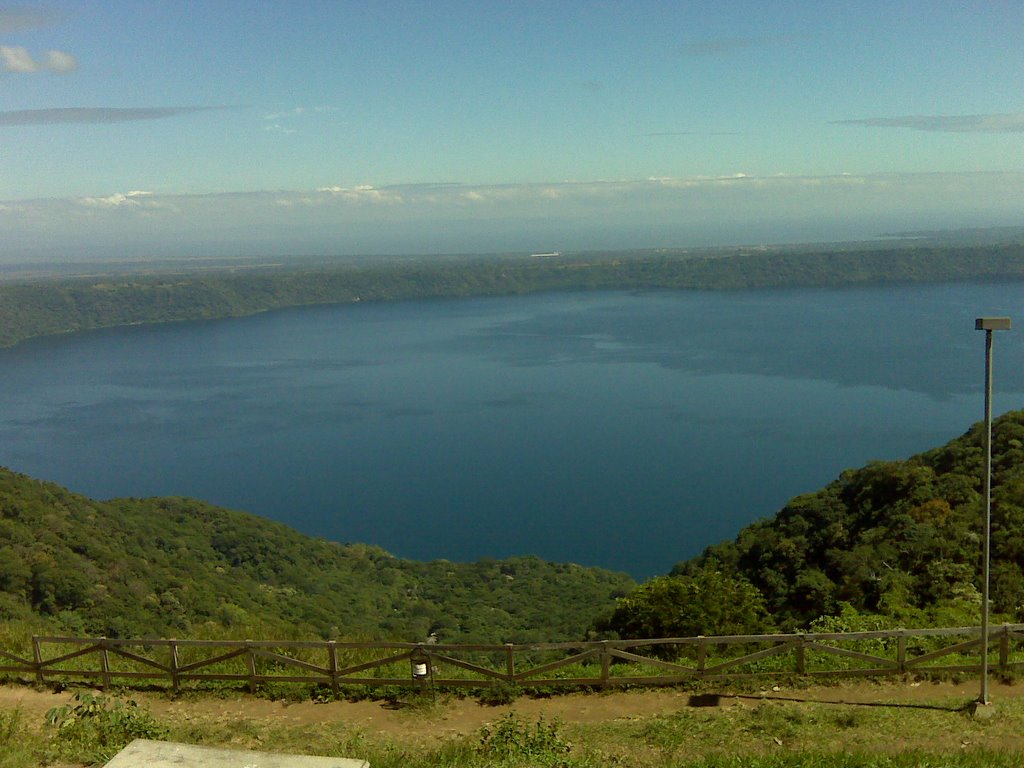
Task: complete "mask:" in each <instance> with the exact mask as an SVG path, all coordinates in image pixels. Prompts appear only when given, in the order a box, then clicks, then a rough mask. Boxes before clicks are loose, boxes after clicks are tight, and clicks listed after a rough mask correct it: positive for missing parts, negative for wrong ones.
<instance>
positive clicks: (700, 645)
mask: <svg viewBox="0 0 1024 768" xmlns="http://www.w3.org/2000/svg"><path fill="white" fill-rule="evenodd" d="M707 660H708V646H707V643H706V642H705V641H704V635H698V636H697V676H698V677H704V668H705V667H706V666H707Z"/></svg>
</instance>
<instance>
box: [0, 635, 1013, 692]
mask: <svg viewBox="0 0 1024 768" xmlns="http://www.w3.org/2000/svg"><path fill="white" fill-rule="evenodd" d="M980 649H981V630H980V628H978V627H951V628H942V629H900V630H880V631H873V632H849V633H806V634H774V635H729V636H720V637H674V638H656V639H649V640H603V641H591V642H568V643H527V644H511V643H509V644H504V645H444V644H430V643H397V642H396V643H386V642H379V643H378V642H335V641H274V640H270V641H253V640H244V641H239V640H176V639H121V638H105V637H99V638H95V637H92V638H89V637H38V636H37V637H33V638H32V648H31V655H32V658H31V659H28V658H25V657H24V656H23V655H19V654H17V653H14V652H12V651H9V650H4V649H0V674H6V675H8V676H27V677H28V678H29V679H34V680H35V681H36V682H38V683H46V682H48V681H49V682H53V681H58V680H60V681H76V680H92V681H96V680H98V682H99V686H100V687H102V688H109V687H111V686H112V685H115V684H119V685H120V684H126V685H132V684H136V685H137V684H139V683H141V682H143V681H150V682H151V683H152V682H155V683H157V684H161V683H162V684H165V685H167V686H169V687H170V688H171V689H173V690H175V691H177V690H180V688H181V687H182V685H183V684H185V683H190V682H197V681H206V682H209V681H227V682H235V683H238V684H243V685H246V684H247V685H248V687H249V689H250V690H252V691H254V692H255V691H256V690H257V688H258V687H259V686H260V685H266V684H268V683H305V684H310V685H316V686H324V687H325V688H328V687H329V688H330V689H331V690H332V692H333V693H334V695H335V696H337V695H339V694H340V692H341V689H342V687H343V686H353V685H358V686H368V687H371V688H382V687H386V686H408V685H410V684H414V685H417V684H418V685H425V684H433V685H435V686H444V687H461V688H490V687H495V686H518V687H522V688H539V687H556V686H560V687H577V688H578V687H615V686H628V685H668V684H676V683H683V682H688V681H693V680H735V679H757V678H765V679H770V678H772V677H778V676H781V675H805V676H885V675H901V674H905V673H912V672H918V673H926V674H927V673H931V674H943V673H952V672H976V673H980V670H981V659H980ZM989 649H990V654H991V655H993V656H995V658H991V657H990V659H989V668H990V670H991V671H992V672H995V673H999V674H1007V673H1011V672H1012V671H1014V670H1020V669H1024V624H1004V625H1002V626H996V627H991V628H990V633H989Z"/></svg>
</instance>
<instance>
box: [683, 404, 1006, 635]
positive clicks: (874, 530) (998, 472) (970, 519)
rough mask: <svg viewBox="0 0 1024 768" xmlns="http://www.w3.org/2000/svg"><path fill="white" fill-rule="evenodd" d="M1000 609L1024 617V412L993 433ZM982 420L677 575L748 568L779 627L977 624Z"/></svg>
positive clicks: (847, 478) (822, 496)
mask: <svg viewBox="0 0 1024 768" xmlns="http://www.w3.org/2000/svg"><path fill="white" fill-rule="evenodd" d="M992 450H993V494H992V560H991V562H992V582H991V584H992V591H991V597H992V601H993V609H994V610H995V611H997V612H999V613H1002V614H1004V615H1006V616H1008V617H1011V620H1015V621H1021V620H1024V411H1013V412H1010V413H1007V414H1006V415H1004V416H1002V417H1001V418H999V419H998V420H997V421H996V422H995V425H994V430H993V449H992ZM983 467H984V426H983V425H982V424H976V425H974V426H973V427H972V428H971V429H970V431H968V432H967V433H966V434H965V435H963V436H962V437H960V438H957V439H955V440H953V441H951V442H950V443H948V444H947V445H944V446H942V447H940V448H935V449H934V450H931V451H928V452H926V453H922V454H920V455H918V456H914V457H912V458H910V459H908V460H906V461H891V462H875V463H872V464H869V465H867V466H866V467H863V468H861V469H856V470H847V471H845V472H843V473H842V474H841V475H840V476H839V478H838V479H836V480H835V481H834V482H832V483H830V484H829V485H828V486H826V487H825V488H823V489H822V490H820V491H817V492H815V493H808V494H806V495H803V496H798V497H797V498H795V499H793V500H792V501H790V502H789V504H787V505H786V507H785V508H783V509H782V510H781V511H780V512H779V513H778V514H777V515H775V517H773V518H771V519H766V520H760V521H758V522H756V523H754V524H752V525H750V526H748V527H746V528H744V529H743V530H742V531H741V532H740V533H739V535H738V536H737V537H736V539H735V541H731V542H725V543H723V544H719V545H716V546H713V547H709V548H708V549H706V550H705V551H704V552H703V553H702V554H701V555H700V556H699V557H697V558H694V559H693V560H690V561H688V562H685V563H681V564H679V565H678V566H676V568H675V569H674V571H673V572H674V573H676V574H685V575H692V574H695V573H700V572H701V571H702V570H703V569H704V568H706V567H708V566H710V567H713V568H717V569H721V570H722V571H725V572H727V573H732V574H740V575H743V576H745V577H746V578H747V579H749V580H750V582H752V583H753V584H754V585H755V586H756V587H757V588H758V589H759V590H760V591H761V593H762V594H763V595H764V597H765V601H766V604H767V607H768V610H769V612H770V613H771V614H772V616H773V617H774V620H775V622H776V623H777V624H779V625H780V626H782V627H783V628H790V629H791V628H795V627H799V626H805V625H806V624H807V623H808V622H809V621H811V620H813V619H815V618H817V617H819V616H821V615H824V614H835V613H837V612H838V611H839V610H840V608H841V604H842V603H844V602H845V603H849V604H850V606H852V607H853V608H854V609H856V610H857V611H867V612H873V613H880V614H885V615H887V616H890V617H892V618H894V619H897V620H904V621H920V620H921V618H922V617H924V616H928V615H931V616H942V615H944V616H945V618H944V619H941V620H945V621H947V622H951V621H966V622H968V623H971V624H973V623H976V622H977V620H978V618H977V617H978V615H979V613H978V612H979V607H980V593H979V589H980V586H981V535H982V531H983V528H982V524H983V522H982V521H983V517H984V512H983V507H984V505H983V497H982V493H983V485H982V479H983Z"/></svg>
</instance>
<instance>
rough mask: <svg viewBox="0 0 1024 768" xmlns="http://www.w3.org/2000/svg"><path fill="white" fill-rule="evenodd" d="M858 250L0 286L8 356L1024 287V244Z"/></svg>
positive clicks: (225, 272)
mask: <svg viewBox="0 0 1024 768" xmlns="http://www.w3.org/2000/svg"><path fill="white" fill-rule="evenodd" d="M856 246H857V247H853V246H850V245H845V244H837V245H834V246H818V247H812V246H788V247H785V248H780V247H775V246H760V247H750V248H717V249H692V250H689V249H655V250H650V249H647V250H638V251H614V252H587V253H566V254H558V255H553V254H555V253H556V252H552V253H551V254H548V253H545V254H544V256H545V257H544V258H536V257H534V256H524V255H522V254H517V255H492V256H487V257H480V256H478V257H473V256H448V257H413V256H409V257H392V258H381V259H373V260H370V259H365V260H356V261H352V260H350V261H346V262H345V263H338V261H331V260H328V259H312V258H307V259H302V260H299V261H297V263H295V264H294V265H284V264H282V262H281V260H279V259H275V260H273V261H271V260H267V261H265V262H261V261H260V260H258V259H249V260H246V259H240V260H232V261H230V262H228V261H225V260H217V259H211V260H208V261H209V264H208V265H206V266H205V267H199V266H197V262H196V261H195V260H193V261H190V262H187V263H186V264H187V266H186V265H185V264H182V263H176V262H175V263H171V262H155V263H153V264H149V265H146V268H147V271H138V270H134V271H133V270H130V269H127V270H120V271H118V270H116V269H115V268H114V267H115V266H116V264H115V263H110V264H106V265H105V266H104V267H102V268H99V267H98V268H97V269H96V270H95V271H93V272H92V273H91V274H89V275H87V276H82V275H79V276H75V277H54V276H52V275H51V276H42V275H39V276H35V277H25V278H24V279H20V280H19V279H14V280H9V281H7V282H2V283H0V347H11V346H14V345H15V344H18V343H20V342H22V341H26V340H28V339H32V338H36V337H40V336H48V335H56V334H63V333H73V332H76V331H82V330H92V329H98V328H110V327H118V326H127V325H139V324H149V323H165V322H176V321H182V320H206V319H216V318H225V317H240V316H245V315H253V314H257V313H260V312H266V311H269V310H274V309H284V308H287V307H295V306H305V305H315V304H344V303H350V302H357V301H397V300H405V299H424V298H464V297H482V296H508V295H517V294H528V293H540V292H547V291H559V290H642V289H668V290H711V291H733V290H757V289H766V288H809V287H819V288H820V287H842V286H858V285H883V284H890V285H892V284H913V283H925V282H961V281H978V280H982V281H985V280H1024V242H1014V243H1004V244H990V245H963V244H942V243H939V244H934V243H932V244H927V245H922V244H920V243H919V242H917V241H914V243H913V244H907V243H901V244H885V245H878V246H868V245H866V244H863V243H858V244H856ZM222 262H223V263H222ZM136 264H138V263H136ZM84 266H85V265H83V267H84ZM125 266H126V265H125Z"/></svg>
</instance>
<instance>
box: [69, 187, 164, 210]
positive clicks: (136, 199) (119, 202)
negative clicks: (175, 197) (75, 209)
mask: <svg viewBox="0 0 1024 768" xmlns="http://www.w3.org/2000/svg"><path fill="white" fill-rule="evenodd" d="M140 198H141V199H140ZM146 198H153V193H152V192H147V191H145V190H141V189H133V190H132V191H130V192H115V193H114V194H112V195H108V196H107V197H80V198H78V200H77V202H78V203H79V205H84V206H86V207H87V208H106V209H111V208H140V207H145V208H148V209H153V208H160V207H163V205H162V204H161V203H159V202H158V201H156V200H151V199H146Z"/></svg>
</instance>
